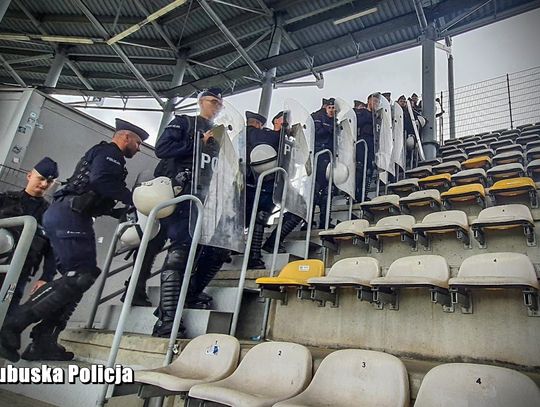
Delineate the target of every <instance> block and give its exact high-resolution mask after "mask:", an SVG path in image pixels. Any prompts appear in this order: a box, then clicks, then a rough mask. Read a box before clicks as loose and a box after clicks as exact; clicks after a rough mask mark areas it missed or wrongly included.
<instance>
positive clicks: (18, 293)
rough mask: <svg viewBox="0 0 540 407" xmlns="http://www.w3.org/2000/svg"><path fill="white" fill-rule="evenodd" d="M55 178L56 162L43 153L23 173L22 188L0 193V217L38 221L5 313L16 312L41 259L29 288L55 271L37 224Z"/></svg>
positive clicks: (49, 277)
mask: <svg viewBox="0 0 540 407" xmlns="http://www.w3.org/2000/svg"><path fill="white" fill-rule="evenodd" d="M55 178H58V165H57V164H56V162H55V161H53V160H52V159H51V158H49V157H45V158H43V159H42V160H41V161H39V162H38V163H37V164H36V165H35V166H34V168H33V169H32V170H31V171H30V172H28V174H27V175H26V180H27V184H26V187H25V189H24V190H22V191H8V192H5V193H2V194H0V219H4V218H10V217H14V216H22V215H30V216H33V217H34V218H36V221H37V223H38V225H39V226H38V229H37V231H36V234H35V236H34V239H33V240H32V245H31V246H30V250H29V252H28V255H27V257H26V261H25V263H24V266H23V269H22V271H21V275H20V277H19V281H18V282H17V286H16V288H15V291H14V292H13V296H12V297H11V303H10V305H9V309H8V315H9V314H12V313H13V312H16V308H17V307H18V306H19V304H20V302H21V299H22V296H23V294H24V288H25V287H26V283H27V282H28V279H29V278H30V276H31V275H32V274H33V273H35V272H36V271H37V270H38V269H39V266H40V264H41V261H42V260H43V273H42V275H41V277H40V278H39V280H38V281H36V283H35V284H34V286H33V287H32V290H31V291H32V292H33V291H35V290H37V289H38V288H39V287H41V286H42V285H43V284H45V283H47V282H49V281H51V280H52V279H53V278H54V274H55V273H56V267H55V261H54V255H53V251H52V248H51V245H50V244H49V240H48V239H47V237H46V236H45V233H44V232H43V228H42V227H41V225H42V223H43V214H44V213H45V211H46V210H47V208H48V207H49V203H48V202H47V201H46V200H45V198H44V195H45V193H46V192H47V190H48V189H49V188H50V187H51V186H52V185H53V183H54V180H55ZM11 232H12V234H14V235H15V238H16V240H18V238H19V234H20V232H21V230H20V228H17V229H16V230H15V229H12V230H11Z"/></svg>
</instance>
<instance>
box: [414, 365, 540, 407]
mask: <svg viewBox="0 0 540 407" xmlns="http://www.w3.org/2000/svg"><path fill="white" fill-rule="evenodd" d="M414 405H415V407H454V406H471V407H472V406H474V407H503V406H504V407H506V406H512V407H532V406H538V405H540V390H539V389H538V387H537V386H536V384H535V383H534V382H533V381H532V380H531V379H530V378H529V377H527V376H525V375H524V374H522V373H519V372H516V371H515V370H511V369H506V368H503V367H496V366H487V365H475V364H472V363H448V364H444V365H440V366H437V367H435V368H433V369H431V370H430V371H429V372H428V373H427V374H426V376H424V380H422V384H421V386H420V390H419V391H418V396H417V397H416V403H415V404H414Z"/></svg>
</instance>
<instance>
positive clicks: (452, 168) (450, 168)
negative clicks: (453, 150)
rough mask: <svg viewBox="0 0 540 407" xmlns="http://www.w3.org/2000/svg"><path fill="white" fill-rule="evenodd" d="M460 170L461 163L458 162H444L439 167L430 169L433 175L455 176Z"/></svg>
mask: <svg viewBox="0 0 540 407" xmlns="http://www.w3.org/2000/svg"><path fill="white" fill-rule="evenodd" d="M460 170H461V163H460V162H459V161H445V162H443V163H441V164H439V165H435V166H433V167H432V171H433V174H445V173H449V174H455V173H456V172H458V171H460Z"/></svg>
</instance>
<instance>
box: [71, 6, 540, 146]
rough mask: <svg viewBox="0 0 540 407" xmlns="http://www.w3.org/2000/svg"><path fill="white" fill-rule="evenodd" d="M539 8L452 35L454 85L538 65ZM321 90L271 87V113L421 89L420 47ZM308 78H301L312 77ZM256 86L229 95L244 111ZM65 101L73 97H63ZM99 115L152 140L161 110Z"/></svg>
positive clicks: (253, 105)
mask: <svg viewBox="0 0 540 407" xmlns="http://www.w3.org/2000/svg"><path fill="white" fill-rule="evenodd" d="M538 39H540V10H539V9H537V10H534V11H531V12H528V13H525V14H521V15H519V16H516V17H513V18H509V19H506V20H503V21H501V22H499V23H495V24H491V25H488V26H486V27H483V28H480V29H477V30H474V31H470V32H468V33H466V34H462V35H459V36H457V37H454V39H453V54H454V75H455V86H456V87H460V86H464V85H467V84H471V83H474V82H479V81H482V80H485V79H489V78H493V77H497V76H500V75H504V74H506V73H512V72H517V71H521V70H524V69H527V68H532V67H537V66H540V46H539V45H538ZM324 78H325V86H324V89H318V88H316V87H309V88H285V89H275V90H274V92H273V98H272V105H271V108H270V117H272V116H273V115H274V114H275V113H277V112H278V111H279V110H282V109H283V103H284V100H285V99H287V98H295V99H297V100H298V101H300V102H301V103H302V104H303V105H304V106H305V107H306V108H307V109H308V110H309V111H314V110H317V109H318V108H319V107H320V101H321V98H323V97H340V98H342V99H345V100H347V101H349V102H351V103H352V100H354V99H360V100H365V99H366V98H367V96H368V95H369V94H370V93H372V92H376V91H380V92H384V91H390V92H392V97H393V99H396V98H397V97H398V96H399V95H401V94H405V95H407V96H409V95H410V94H412V93H413V92H416V93H418V94H419V95H420V94H421V92H422V75H421V48H420V47H416V48H413V49H409V50H406V51H402V52H398V53H395V54H391V55H386V56H384V57H379V58H375V59H372V60H369V61H364V62H359V63H356V64H353V65H349V66H346V67H343V68H338V69H335V70H332V71H328V72H325V73H324ZM312 79H313V78H312V77H307V78H303V79H300V80H312ZM436 89H437V90H438V91H441V90H447V63H446V53H445V52H443V51H441V50H437V51H436ZM259 97H260V90H254V91H251V92H246V93H243V94H240V95H236V96H231V97H228V98H227V100H228V101H229V102H230V103H232V104H233V105H234V106H235V107H236V108H237V109H238V110H239V111H240V112H241V113H242V114H243V113H244V111H245V110H253V111H257V109H258V106H259ZM61 99H62V100H64V101H72V100H76V98H73V97H62V98H61ZM107 105H109V106H121V103H120V102H119V101H113V100H109V101H107ZM128 106H130V107H135V106H139V107H140V106H144V107H157V103H155V102H154V101H152V100H147V101H145V100H139V101H130V102H129V104H128ZM84 111H85V112H86V113H88V114H91V115H93V116H95V117H98V118H99V119H101V120H103V121H105V122H107V123H109V124H112V125H114V118H115V117H121V118H123V119H125V120H129V121H132V122H133V123H135V124H137V125H139V126H142V127H144V128H145V129H146V130H148V132H149V133H150V135H151V139H150V140H149V142H150V143H151V144H153V142H154V141H155V139H156V137H157V131H158V128H159V123H160V120H161V113H159V112H133V111H125V112H124V111H110V110H98V109H84Z"/></svg>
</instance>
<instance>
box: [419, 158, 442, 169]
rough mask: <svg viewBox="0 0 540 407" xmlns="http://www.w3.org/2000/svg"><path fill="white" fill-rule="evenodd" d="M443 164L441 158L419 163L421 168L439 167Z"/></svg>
mask: <svg viewBox="0 0 540 407" xmlns="http://www.w3.org/2000/svg"><path fill="white" fill-rule="evenodd" d="M441 162H442V159H441V158H440V157H435V158H432V159H430V160H422V161H420V162H419V163H418V165H419V166H421V167H424V166H426V165H431V166H433V165H439V164H440V163H441Z"/></svg>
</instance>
